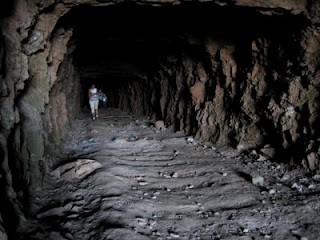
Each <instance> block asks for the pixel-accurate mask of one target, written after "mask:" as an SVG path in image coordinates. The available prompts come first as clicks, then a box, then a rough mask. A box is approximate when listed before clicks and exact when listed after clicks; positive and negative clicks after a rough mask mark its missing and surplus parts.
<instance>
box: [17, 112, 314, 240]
mask: <svg viewBox="0 0 320 240" xmlns="http://www.w3.org/2000/svg"><path fill="white" fill-rule="evenodd" d="M255 158H258V159H260V160H259V161H258V160H253V158H249V157H248V156H242V155H240V154H238V153H237V152H236V151H235V150H233V149H228V148H223V149H216V148H215V147H214V146H208V145H205V144H203V143H199V142H197V141H196V140H195V139H194V138H193V137H192V136H185V135H183V134H182V133H172V132H170V131H169V130H162V131H159V130H157V129H156V128H155V126H154V125H153V124H152V123H151V122H150V121H148V120H147V119H143V118H134V117H132V116H130V115H127V114H125V113H123V112H121V111H119V110H116V109H101V111H100V116H99V118H98V119H97V120H96V121H92V120H91V119H90V116H89V113H86V114H83V115H82V116H79V117H78V118H77V119H76V120H75V122H74V123H73V126H72V129H71V131H70V134H69V136H68V140H67V142H66V144H65V146H64V150H63V153H61V158H60V159H59V165H58V166H57V168H55V169H53V170H52V172H51V174H50V177H48V179H47V180H46V188H45V190H43V191H42V192H39V193H37V196H36V200H35V203H34V207H33V209H32V213H34V217H33V218H29V219H28V221H27V225H26V226H27V227H26V229H23V230H22V232H23V233H22V234H21V237H20V238H21V239H37V240H38V239H41V240H43V239H49V240H62V239H69V240H100V239H114V240H135V239H136V240H144V239H157V240H158V239H159V240H160V239H163V240H165V239H203V240H206V239H241V240H247V239H279V240H289V239H301V240H302V239H303V240H307V239H309V240H313V239H320V228H319V223H320V214H319V213H320V199H319V196H320V175H314V176H311V175H308V174H307V173H306V172H303V171H302V170H299V169H295V170H289V169H288V168H287V167H286V166H284V165H282V164H277V163H273V162H270V161H268V160H265V159H263V158H262V159H261V158H259V156H258V157H255Z"/></svg>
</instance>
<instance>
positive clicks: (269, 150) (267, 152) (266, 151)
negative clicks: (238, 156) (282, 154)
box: [260, 146, 276, 159]
mask: <svg viewBox="0 0 320 240" xmlns="http://www.w3.org/2000/svg"><path fill="white" fill-rule="evenodd" d="M260 152H261V153H263V154H264V155H265V156H267V157H268V158H271V159H272V158H274V157H275V155H276V149H275V148H273V147H268V146H264V148H261V149H260Z"/></svg>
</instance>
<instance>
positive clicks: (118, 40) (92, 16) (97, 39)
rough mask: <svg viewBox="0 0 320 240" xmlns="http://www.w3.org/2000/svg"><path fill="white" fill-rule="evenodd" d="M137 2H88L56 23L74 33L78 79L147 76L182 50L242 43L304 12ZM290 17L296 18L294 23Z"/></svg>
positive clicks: (249, 4) (274, 4)
mask: <svg viewBox="0 0 320 240" xmlns="http://www.w3.org/2000/svg"><path fill="white" fill-rule="evenodd" d="M200 2H201V1H200ZM266 2H267V3H266ZM137 3H139V4H133V3H131V4H128V3H122V4H117V5H115V6H108V7H106V6H103V4H102V3H101V2H100V3H95V2H91V3H90V4H88V5H81V6H77V7H74V8H73V9H72V10H71V11H70V12H69V13H68V14H66V15H65V16H64V17H63V18H61V19H60V20H59V23H58V24H57V26H61V25H62V26H64V27H71V28H73V29H74V33H73V38H74V41H72V44H74V45H75V47H76V51H75V62H76V64H77V65H78V66H79V69H80V73H81V78H83V79H99V80H106V79H113V80H115V79H116V80H124V79H125V80H128V79H139V78H147V76H148V74H150V73H152V71H153V69H154V68H155V67H156V64H157V63H158V62H159V59H161V56H167V55H170V54H175V53H176V52H177V51H178V50H179V49H180V48H183V47H184V46H187V45H189V46H192V47H194V48H197V47H200V46H201V44H202V43H203V42H204V41H205V39H206V38H207V37H208V36H212V35H213V36H214V37H215V38H221V41H234V40H235V39H236V40H238V41H241V39H242V40H243V39H244V38H250V37H251V36H252V35H253V34H257V33H258V32H259V31H260V32H268V31H270V32H273V33H274V32H276V31H282V30H283V29H286V30H289V29H290V28H297V27H298V25H299V24H301V21H300V20H301V18H300V17H298V16H301V13H302V12H303V10H304V5H303V4H302V3H301V2H300V1H288V2H283V1H234V2H233V3H232V4H231V3H230V2H229V1H212V2H210V3H208V2H204V3H193V2H174V3H175V4H177V3H179V4H177V5H173V6H172V5H171V4H172V2H170V1H159V2H154V1H152V2H151V5H157V6H162V7H161V8H158V7H152V6H150V5H147V3H148V2H147V1H141V2H140V1H138V2H137ZM142 3H143V4H142ZM169 3H171V4H170V5H169ZM141 4H142V5H141ZM98 6H99V7H98ZM270 15H273V17H272V18H271V17H270ZM292 15H298V16H297V17H295V20H292V17H291V16H292ZM293 19H294V18H293ZM299 21H300V22H299ZM252 22H254V24H252Z"/></svg>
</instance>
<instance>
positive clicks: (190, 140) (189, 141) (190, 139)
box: [187, 137, 195, 143]
mask: <svg viewBox="0 0 320 240" xmlns="http://www.w3.org/2000/svg"><path fill="white" fill-rule="evenodd" d="M194 141H195V140H194V138H193V137H188V138H187V143H193V142H194Z"/></svg>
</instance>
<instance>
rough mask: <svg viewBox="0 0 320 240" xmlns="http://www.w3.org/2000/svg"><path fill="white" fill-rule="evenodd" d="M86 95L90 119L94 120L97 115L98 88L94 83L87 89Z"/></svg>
mask: <svg viewBox="0 0 320 240" xmlns="http://www.w3.org/2000/svg"><path fill="white" fill-rule="evenodd" d="M88 97H89V104H90V108H91V113H92V120H96V118H97V117H98V106H99V97H98V90H97V88H96V87H95V86H94V84H92V85H91V88H90V89H89V91H88Z"/></svg>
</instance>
